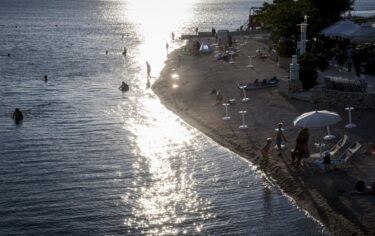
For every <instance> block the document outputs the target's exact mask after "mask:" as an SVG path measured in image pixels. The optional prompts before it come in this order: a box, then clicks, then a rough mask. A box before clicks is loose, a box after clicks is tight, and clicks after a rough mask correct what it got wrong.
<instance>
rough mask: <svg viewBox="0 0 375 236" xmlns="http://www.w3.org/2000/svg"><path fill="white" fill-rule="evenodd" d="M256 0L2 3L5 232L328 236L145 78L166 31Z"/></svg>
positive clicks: (204, 22)
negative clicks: (164, 101)
mask: <svg viewBox="0 0 375 236" xmlns="http://www.w3.org/2000/svg"><path fill="white" fill-rule="evenodd" d="M357 2H359V1H357ZM369 2H370V1H369ZM261 3H262V1H253V2H251V3H249V2H248V1H213V0H211V1H200V0H191V1H188V0H181V1H172V0H164V1H163V0H162V1H157V3H156V2H152V1H146V0H134V1H130V0H129V1H126V0H124V1H120V0H118V1H114V0H113V1H111V0H106V1H104V0H64V1H63V0H1V1H0V101H1V102H0V134H1V135H0V193H1V194H0V235H55V234H59V235H180V234H187V235H192V234H195V235H322V234H323V235H324V234H327V232H326V231H325V229H324V227H322V225H321V224H320V223H318V222H317V221H315V220H314V219H312V218H311V217H310V216H308V215H307V214H306V213H305V212H304V211H302V210H300V209H298V208H297V207H296V206H295V205H294V204H293V202H292V201H290V199H288V198H287V197H286V196H284V195H283V194H282V193H281V192H280V190H279V189H278V188H277V187H276V186H274V184H273V183H272V181H270V180H268V179H267V178H265V177H264V176H263V175H262V173H261V172H258V171H257V170H256V167H254V166H252V164H251V163H249V162H248V161H245V160H243V159H242V158H241V157H239V156H238V155H236V154H234V153H232V152H230V151H229V150H227V149H225V148H223V147H221V146H219V145H218V144H216V143H215V142H213V141H212V140H211V139H209V138H208V137H206V136H204V135H203V134H202V133H200V132H199V131H197V130H196V129H194V128H192V127H191V126H189V125H187V124H185V123H184V122H183V121H182V120H181V119H180V118H179V117H177V116H176V115H174V114H173V113H171V112H170V111H168V110H167V109H165V108H164V107H163V106H162V105H161V104H160V101H159V100H158V98H157V97H156V96H155V95H154V93H153V92H152V91H151V90H150V89H147V87H146V84H147V83H146V82H147V81H146V72H145V61H146V60H147V61H149V62H150V64H151V66H152V72H151V75H152V78H151V83H152V82H154V81H155V79H156V78H157V76H158V73H159V72H160V70H161V68H162V66H163V61H164V60H165V59H166V51H165V47H164V45H165V42H169V44H170V49H173V48H177V47H179V46H181V45H182V42H179V41H178V40H176V41H174V42H172V41H171V39H170V33H171V32H172V31H174V32H175V34H176V35H179V34H181V33H182V32H185V33H191V32H193V31H194V29H195V27H199V28H200V29H211V27H216V28H229V29H235V28H238V27H239V25H241V24H243V23H244V22H245V21H246V19H247V14H248V8H249V7H250V6H254V5H255V6H256V5H258V6H259V5H260V4H261ZM124 47H126V48H127V51H128V54H127V56H126V57H124V56H123V55H122V54H121V52H122V51H123V48H124ZM8 53H10V57H8V56H7V54H8ZM44 75H48V81H47V82H45V81H44V80H43V77H44ZM122 81H126V82H127V83H128V84H129V85H130V91H129V92H127V93H122V92H120V91H119V90H118V87H119V85H120V84H121V82H122ZM16 107H18V108H20V109H21V110H22V111H23V113H24V117H25V118H24V121H23V123H22V124H21V125H15V124H14V123H13V121H12V120H11V118H10V117H11V115H12V112H13V111H14V109H15V108H16Z"/></svg>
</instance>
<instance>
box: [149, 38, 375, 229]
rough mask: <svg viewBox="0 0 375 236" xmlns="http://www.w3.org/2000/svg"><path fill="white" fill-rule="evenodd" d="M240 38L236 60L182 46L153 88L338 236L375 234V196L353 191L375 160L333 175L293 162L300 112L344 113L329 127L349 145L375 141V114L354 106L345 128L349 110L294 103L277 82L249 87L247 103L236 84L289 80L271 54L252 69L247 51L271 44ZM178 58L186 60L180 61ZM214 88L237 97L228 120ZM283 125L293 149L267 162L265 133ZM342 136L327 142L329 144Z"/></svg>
mask: <svg viewBox="0 0 375 236" xmlns="http://www.w3.org/2000/svg"><path fill="white" fill-rule="evenodd" d="M237 41H238V42H237V44H236V45H235V47H237V48H238V49H239V50H240V51H239V53H238V55H237V56H236V57H233V60H234V63H233V64H230V63H228V62H226V61H223V60H217V59H216V58H215V53H211V54H203V55H190V54H189V53H188V51H187V50H183V49H178V50H176V51H174V52H172V53H171V54H170V55H169V57H168V60H167V61H166V65H165V68H164V69H163V71H162V72H161V74H160V78H159V79H158V80H157V81H156V82H155V83H154V84H153V86H152V89H153V90H154V92H155V93H156V94H157V95H158V96H159V98H160V100H161V102H162V103H163V104H164V105H165V106H166V107H167V108H168V109H170V110H171V111H173V112H175V113H176V114H178V115H179V116H180V117H181V118H182V119H184V120H185V121H186V122H187V123H189V124H191V125H192V126H194V127H196V128H198V129H199V130H201V131H202V132H203V133H205V134H206V135H207V136H209V137H211V138H212V139H213V140H215V141H216V142H218V143H220V144H221V145H223V146H225V147H227V148H229V149H231V150H232V151H234V152H236V153H238V154H240V155H241V156H242V157H244V158H246V159H248V160H249V161H251V162H252V163H254V164H256V165H257V166H258V167H259V168H260V169H261V170H262V171H264V172H265V173H266V174H267V175H268V176H269V177H270V178H272V179H273V180H274V181H275V182H276V183H277V184H278V185H279V186H280V188H281V189H282V190H283V191H284V192H285V193H286V194H287V195H289V196H291V197H293V199H294V200H295V201H296V204H297V205H298V206H300V207H302V208H303V209H306V210H307V211H308V212H309V213H310V214H311V215H312V216H313V217H315V218H316V219H318V220H319V221H321V222H322V223H323V224H324V225H325V226H326V227H327V229H328V230H329V231H330V232H331V233H332V234H334V235H375V210H374V203H375V196H371V195H366V196H353V195H351V194H350V192H351V191H353V190H354V185H355V183H356V181H357V180H359V179H362V180H365V181H366V182H369V181H371V180H374V181H375V157H370V156H366V155H355V156H354V157H353V158H351V159H350V161H349V166H348V168H340V169H338V170H334V171H329V172H327V173H323V172H319V171H315V169H313V168H311V167H308V166H307V165H304V166H303V167H296V166H293V165H290V164H289V163H290V149H291V148H294V144H295V138H296V136H297V134H298V131H299V130H300V129H299V128H297V127H294V126H293V123H292V121H293V119H294V118H295V117H297V116H298V115H300V114H301V113H303V112H308V111H311V110H321V109H327V110H331V111H335V112H338V113H339V114H340V115H341V116H342V118H343V121H341V122H340V123H338V124H337V125H334V126H332V127H331V131H332V132H333V133H335V134H337V136H339V137H341V136H342V135H343V134H345V133H346V134H348V136H349V142H353V141H359V142H361V144H362V145H363V146H365V147H366V146H367V143H368V142H370V141H372V142H373V143H374V142H375V138H374V135H373V134H374V133H375V132H374V131H375V124H374V122H373V121H374V120H375V111H374V110H354V111H353V122H354V123H356V124H357V125H358V128H355V129H351V130H347V129H345V128H344V125H345V124H346V123H347V113H346V111H345V110H343V109H342V108H336V107H318V106H316V105H313V104H311V103H308V102H302V101H297V100H291V99H289V98H287V97H285V96H283V95H281V94H280V93H279V91H278V88H277V87H273V88H265V89H258V90H251V91H248V92H247V95H248V97H250V101H249V102H241V98H242V96H243V94H242V91H241V90H240V89H238V88H237V84H238V83H241V82H252V81H254V80H255V79H256V78H258V79H259V80H262V79H265V78H266V79H269V78H272V77H273V76H277V77H278V78H279V79H286V78H285V76H286V75H287V72H286V71H285V70H283V69H281V68H279V67H277V64H276V63H275V62H274V61H272V60H270V59H269V58H267V59H253V60H252V62H251V63H252V64H253V65H254V68H248V67H247V65H248V64H249V58H248V56H252V55H255V53H256V50H259V49H265V53H267V52H266V51H267V50H266V49H267V47H268V46H267V45H266V44H264V43H263V41H264V40H260V39H254V38H246V39H243V40H239V39H237ZM215 50H216V49H215ZM178 55H180V57H181V65H180V66H179V63H178ZM174 73H176V74H178V75H179V77H178V79H176V78H172V76H171V75H172V74H174ZM176 86H178V87H176ZM213 89H216V90H220V91H221V92H222V94H223V97H224V99H223V102H225V101H227V100H228V99H230V98H235V99H236V102H235V103H234V104H232V105H230V106H229V109H228V110H229V115H230V116H231V119H230V120H229V121H223V120H222V117H223V116H224V114H225V110H224V107H223V106H222V105H221V103H222V102H219V104H218V102H217V101H216V96H215V95H213V94H211V91H212V90H213ZM240 110H246V111H247V112H248V113H247V114H246V124H247V125H248V126H249V129H248V130H246V131H243V130H239V128H238V126H239V125H240V124H241V115H240V114H239V113H238V112H239V111H240ZM279 122H283V123H284V128H285V131H284V134H285V136H286V138H287V141H288V142H287V143H286V146H287V147H286V149H285V150H284V151H283V154H282V156H281V157H279V156H278V155H277V154H278V153H277V151H276V150H272V151H271V157H270V159H269V161H268V162H264V161H263V160H261V158H259V153H260V149H261V148H262V147H263V146H264V145H265V140H266V138H267V137H271V138H272V139H273V140H275V136H276V132H275V128H276V126H277V124H278V123H279ZM325 132H326V130H325V129H324V128H317V129H311V130H310V152H311V153H316V152H319V149H318V148H315V147H313V143H314V142H317V141H319V138H320V137H322V136H324V135H325ZM337 140H338V138H337V139H335V140H333V141H330V142H327V147H328V148H329V147H330V146H332V145H333V144H334V143H336V142H337ZM273 142H274V141H273ZM360 151H361V152H362V150H360Z"/></svg>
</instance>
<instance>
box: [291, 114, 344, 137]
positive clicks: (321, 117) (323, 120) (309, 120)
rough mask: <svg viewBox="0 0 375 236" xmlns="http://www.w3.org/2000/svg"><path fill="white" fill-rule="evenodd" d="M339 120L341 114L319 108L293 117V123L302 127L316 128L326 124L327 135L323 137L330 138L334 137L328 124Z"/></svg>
mask: <svg viewBox="0 0 375 236" xmlns="http://www.w3.org/2000/svg"><path fill="white" fill-rule="evenodd" d="M341 120H342V119H341V116H340V115H339V114H337V113H336V112H332V111H326V110H321V111H311V112H306V113H303V114H302V115H300V116H298V117H296V118H295V119H294V121H293V124H294V125H295V126H298V127H302V128H318V127H324V126H326V127H327V135H326V136H324V138H323V139H324V140H330V139H334V138H336V137H335V136H334V135H332V134H331V133H330V130H329V126H330V125H333V124H336V123H337V122H339V121H341Z"/></svg>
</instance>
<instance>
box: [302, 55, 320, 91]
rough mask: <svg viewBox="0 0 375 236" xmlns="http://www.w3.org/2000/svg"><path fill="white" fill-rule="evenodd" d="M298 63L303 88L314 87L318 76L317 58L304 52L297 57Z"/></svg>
mask: <svg viewBox="0 0 375 236" xmlns="http://www.w3.org/2000/svg"><path fill="white" fill-rule="evenodd" d="M298 64H299V68H300V70H299V79H300V80H301V82H302V84H303V89H304V90H309V89H310V88H312V87H314V85H315V83H316V79H317V78H318V72H317V67H318V64H317V60H316V58H315V57H314V56H312V55H311V54H310V53H305V54H303V55H302V56H300V57H299V58H298Z"/></svg>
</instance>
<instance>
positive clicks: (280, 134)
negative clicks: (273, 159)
mask: <svg viewBox="0 0 375 236" xmlns="http://www.w3.org/2000/svg"><path fill="white" fill-rule="evenodd" d="M282 141H284V142H286V138H285V136H284V134H283V123H279V124H278V125H277V134H276V145H277V150H278V151H279V157H280V156H281V143H282Z"/></svg>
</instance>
